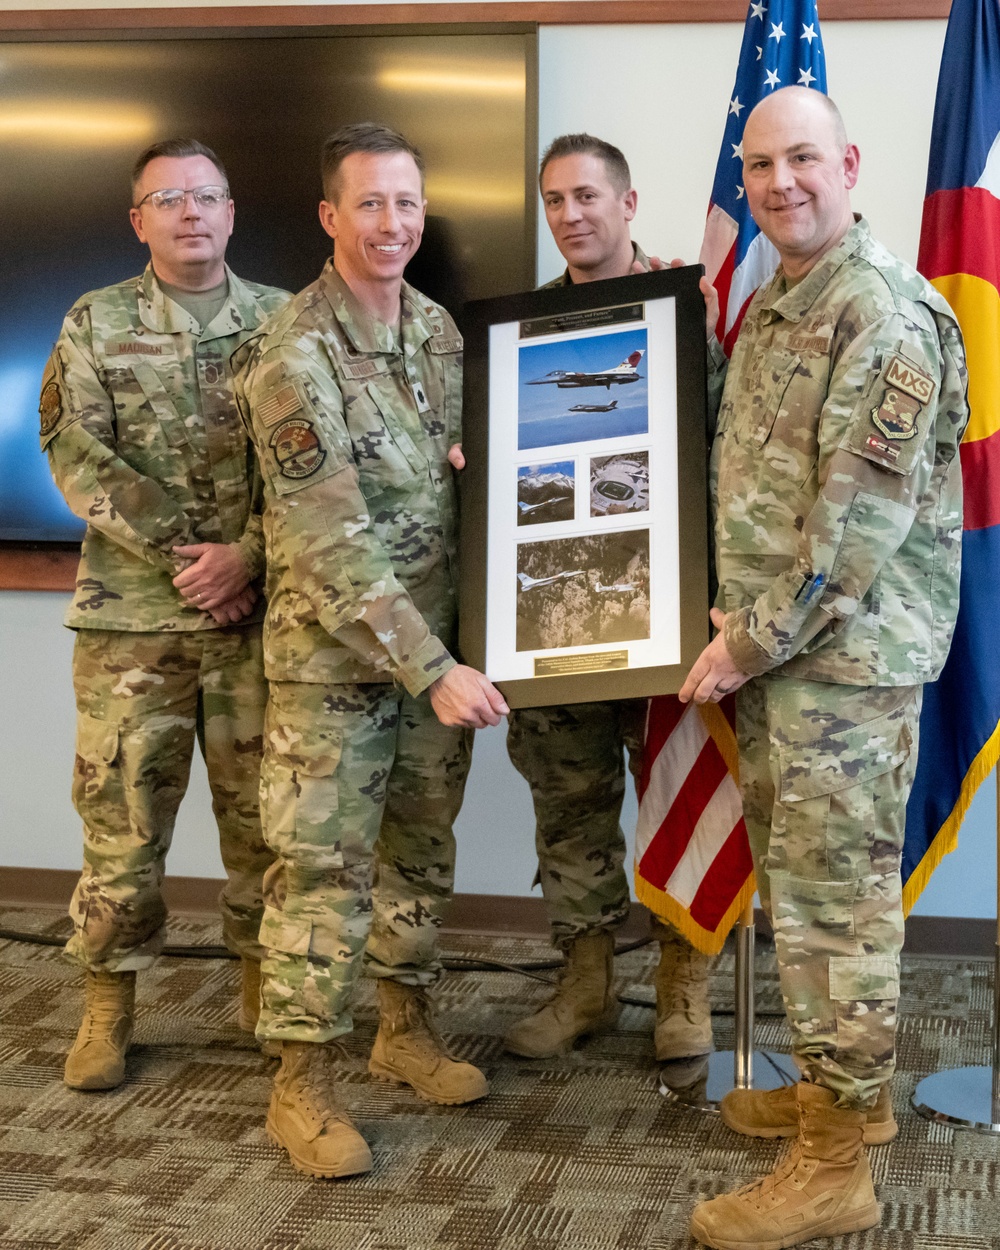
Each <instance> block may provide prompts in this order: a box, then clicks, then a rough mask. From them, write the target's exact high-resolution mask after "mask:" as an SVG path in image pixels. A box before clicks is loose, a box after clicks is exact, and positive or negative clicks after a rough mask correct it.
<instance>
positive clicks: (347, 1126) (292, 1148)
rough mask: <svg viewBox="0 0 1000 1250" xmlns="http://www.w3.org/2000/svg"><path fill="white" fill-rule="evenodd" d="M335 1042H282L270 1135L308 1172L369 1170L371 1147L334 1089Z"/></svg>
mask: <svg viewBox="0 0 1000 1250" xmlns="http://www.w3.org/2000/svg"><path fill="white" fill-rule="evenodd" d="M330 1057H331V1052H330V1047H329V1046H328V1045H323V1044H322V1043H316V1042H282V1043H281V1067H280V1068H279V1069H278V1074H277V1076H275V1078H274V1091H273V1092H272V1094H271V1105H270V1106H269V1107H268V1109H267V1126H266V1127H267V1135H268V1137H270V1139H271V1141H273V1142H274V1144H275V1145H276V1146H281V1147H283V1148H284V1149H285V1150H287V1151H288V1157H289V1158H290V1159H291V1161H292V1164H293V1166H294V1167H296V1168H297V1169H298V1170H299V1171H300V1172H305V1174H306V1175H307V1176H356V1175H357V1174H358V1173H359V1172H370V1171H371V1168H372V1152H371V1151H370V1150H369V1149H368V1143H367V1142H366V1141H365V1139H364V1138H363V1137H362V1136H361V1134H360V1133H359V1132H358V1130H357V1129H356V1128H355V1127H354V1124H353V1122H352V1120H351V1117H350V1116H349V1115H348V1113H347V1111H346V1110H345V1109H344V1108H343V1107H342V1106H341V1105H340V1103H339V1101H338V1100H337V1097H336V1094H335V1092H334V1076H333V1073H332V1072H331V1071H330Z"/></svg>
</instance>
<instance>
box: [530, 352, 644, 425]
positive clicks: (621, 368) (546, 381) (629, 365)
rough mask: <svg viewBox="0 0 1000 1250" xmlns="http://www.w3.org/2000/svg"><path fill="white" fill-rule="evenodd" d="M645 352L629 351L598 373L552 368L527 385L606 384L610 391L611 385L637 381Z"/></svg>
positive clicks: (602, 409)
mask: <svg viewBox="0 0 1000 1250" xmlns="http://www.w3.org/2000/svg"><path fill="white" fill-rule="evenodd" d="M644 355H645V352H643V351H635V352H629V354H628V355H627V356H626V357H625V359H624V360H623V361H622V362H621V364H620V365H615V367H614V368H613V369H602V370H600V371H599V372H598V373H576V372H574V373H567V372H566V370H565V369H553V370H552V371H551V372H550V373H547V374H546V375H545V377H544V378H535V379H534V380H533V381H531V382H529V383H528V385H529V386H558V387H561V388H562V389H566V388H567V387H577V386H606V387H607V388H608V390H609V391H610V390H611V388H612V386H626V385H627V384H628V383H629V382H638V381H639V377H640V374H639V373H638V372H637V370H638V368H639V361H640V360H642V358H643V356H644ZM573 411H576V412H610V411H611V409H610V408H597V407H594V408H584V407H580V408H577V409H575V410H574V409H573V408H571V409H570V412H573Z"/></svg>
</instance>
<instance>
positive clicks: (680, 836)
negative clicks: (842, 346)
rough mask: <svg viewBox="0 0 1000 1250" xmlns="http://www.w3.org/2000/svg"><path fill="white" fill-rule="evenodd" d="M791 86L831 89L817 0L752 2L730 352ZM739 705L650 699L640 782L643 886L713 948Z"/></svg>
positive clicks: (733, 127)
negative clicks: (779, 116) (761, 177)
mask: <svg viewBox="0 0 1000 1250" xmlns="http://www.w3.org/2000/svg"><path fill="white" fill-rule="evenodd" d="M790 86H805V87H814V88H816V89H817V90H819V91H824V92H825V91H826V69H825V62H824V57H823V41H822V39H821V37H820V30H819V17H818V15H817V13H816V0H759V2H753V3H751V4H750V8H749V11H748V12H747V20H746V26H745V27H744V31H743V46H742V48H741V49H740V60H739V65H738V67H737V71H736V85H735V86H734V88H733V94H732V98H731V99H730V101H729V110H728V113H727V115H726V129H725V133H724V135H723V140H722V150H721V152H720V153H719V162H718V165H717V166H716V171H715V184H714V185H713V187H712V198H711V201H710V203H709V209H708V221H707V223H706V225H705V238H704V241H703V243H702V247H701V257H700V259H701V262H702V264H703V265H704V266H705V272H706V274H707V275H708V277H709V280H710V281H711V282H712V283H713V285H714V286H715V288H716V290H717V291H718V293H719V321H718V327H717V333H718V336H719V341H720V342H721V343H722V344H723V346H724V348H725V350H726V354H727V355H729V354H730V352H731V351H732V347H733V343H734V342H735V341H736V335H737V334H738V332H739V328H740V322H741V321H742V320H743V314H744V313H745V312H746V309H747V305H748V304H749V303H750V300H751V298H752V297H753V294H754V292H755V291H756V290H757V288H758V287H759V286H760V284H761V283H762V282H764V281H765V280H766V279H767V278H769V277H770V276H771V274H772V273H773V272H774V270H775V268H776V267H777V264H778V254H777V252H775V250H774V248H773V247H772V246H771V244H770V243H768V241H767V239H765V238H764V236H763V235H762V234H761V233H760V231H759V230H758V229H757V227H756V225H755V224H754V221H753V218H752V217H751V216H750V209H749V207H748V206H747V200H746V194H745V192H744V189H743V159H742V158H743V127H744V125H745V124H746V119H747V117H748V115H749V113H750V110H751V109H752V108H753V107H754V105H755V104H756V103H757V102H758V101H759V100H761V99H763V98H764V96H766V95H769V94H770V93H771V92H772V91H776V90H777V89H778V88H780V87H790ZM735 712H736V707H735V701H734V700H733V698H732V697H731V696H730V697H729V698H727V699H724V700H723V701H722V703H720V704H719V705H718V706H716V705H715V704H710V705H707V706H705V707H701V708H699V707H696V706H695V705H694V704H688V705H687V706H685V705H684V704H682V703H680V702H679V701H678V700H677V699H676V698H674V697H672V696H664V697H661V698H656V699H653V700H651V701H650V706H649V715H648V718H647V722H646V743H645V750H644V752H643V756H644V758H643V769H642V774H641V776H640V779H639V823H638V826H637V829H636V847H635V888H636V894H637V895H638V897H639V899H640V901H641V902H643V903H645V904H646V906H647V907H648V908H649V909H650V910H651V911H652V912H654V913H655V914H656V915H658V916H662V917H663V918H664V919H666V920H669V921H670V922H671V923H672V924H673V925H674V926H675V927H676V928H678V929H679V930H680V931H681V932H682V933H683V934H685V935H686V936H687V938H688V939H689V940H690V941H691V943H692V944H693V945H694V946H696V947H697V948H698V949H699V950H702V951H704V952H705V953H706V954H710V955H712V954H715V953H716V952H717V951H719V950H721V949H722V944H723V942H724V941H725V939H726V934H727V933H728V932H729V930H730V929H731V928H732V926H733V924H734V923H735V922H736V920H737V919H738V918H739V916H740V914H741V912H742V911H743V909H744V907H745V906H746V905H747V903H749V901H750V900H751V898H752V897H753V893H754V878H753V863H752V861H751V858H750V848H749V846H748V844H747V834H746V825H745V824H744V821H743V809H742V806H741V803H740V795H739V790H738V788H737V784H736V778H737V776H738V766H737V749H736V737H735V734H734V731H733V725H734V723H735Z"/></svg>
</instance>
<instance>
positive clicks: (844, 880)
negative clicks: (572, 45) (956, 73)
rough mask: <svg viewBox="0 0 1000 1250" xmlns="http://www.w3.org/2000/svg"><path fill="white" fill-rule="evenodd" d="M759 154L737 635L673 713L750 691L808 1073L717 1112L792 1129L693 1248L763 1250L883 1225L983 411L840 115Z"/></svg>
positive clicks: (765, 842) (710, 1210) (724, 582)
mask: <svg viewBox="0 0 1000 1250" xmlns="http://www.w3.org/2000/svg"><path fill="white" fill-rule="evenodd" d="M743 152H744V156H743V160H744V166H743V173H744V182H745V186H746V193H747V198H748V200H749V204H750V208H751V211H752V212H753V215H754V220H755V221H756V222H757V224H758V225H759V226H760V228H761V230H762V231H763V232H764V234H765V235H766V236H767V237H768V238H769V239H770V240H771V242H772V243H773V244H774V245H775V247H776V248H777V250H778V253H779V255H780V258H781V265H780V268H779V269H778V271H777V273H776V275H775V276H774V278H773V279H772V280H771V281H770V282H769V283H766V284H765V285H764V286H763V287H762V288H761V289H760V290H759V291H758V292H757V294H756V295H755V297H754V299H753V302H752V303H751V305H750V308H749V311H748V313H747V316H746V319H745V321H744V323H743V326H742V329H741V331H740V335H739V338H738V340H737V344H736V348H735V350H734V352H733V358H732V361H731V363H730V365H729V370H728V376H727V378H726V382H725V390H724V393H723V399H722V406H721V409H720V412H719V420H718V430H717V436H716V441H715V445H714V448H713V468H714V473H715V501H716V505H717V516H716V527H715V533H716V559H717V565H718V573H719V583H720V589H719V596H718V600H717V603H718V607H717V608H716V609H714V610H713V613H712V618H713V621H714V623H715V625H716V626H717V628H718V629H719V631H720V632H719V634H718V635H717V637H716V638H715V639H714V640H713V641H712V642H711V643H710V644H709V646H708V647H707V648H706V649H705V651H704V652H703V653H702V656H701V657H700V658H699V660H698V661H697V662H696V664H695V665H694V667H693V668H692V670H691V673H690V675H689V677H688V679H687V682H686V684H685V687H684V689H683V690H682V691H681V698H682V699H687V698H691V697H693V698H694V699H695V700H696V701H698V702H704V701H706V700H707V699H718V698H720V697H721V696H722V695H723V694H725V693H726V692H728V691H730V690H734V689H737V688H741V689H740V693H739V697H738V700H737V706H738V717H737V732H738V739H739V747H740V773H741V788H742V791H743V799H744V806H745V811H746V820H747V828H748V831H749V834H750V842H751V847H752V850H753V854H754V858H755V862H756V867H757V880H758V885H759V888H760V893H761V900H762V902H763V904H764V907H765V908H766V910H767V912H768V914H769V915H770V917H771V919H772V922H773V925H774V930H775V941H776V946H777V954H778V963H779V969H780V974H781V987H782V994H783V997H784V1002H785V1010H786V1013H787V1015H788V1021H789V1024H790V1026H791V1030H792V1037H793V1050H794V1055H795V1058H796V1061H797V1063H798V1065H799V1068H800V1071H801V1074H802V1076H801V1080H800V1082H799V1084H798V1085H797V1086H795V1087H793V1089H792V1090H791V1091H777V1092H775V1093H758V1092H756V1091H734V1092H733V1093H732V1094H730V1095H728V1096H727V1098H726V1099H725V1100H724V1103H723V1112H724V1117H725V1119H726V1122H727V1123H729V1124H730V1125H732V1126H733V1127H735V1128H737V1129H739V1130H740V1131H742V1132H746V1133H750V1134H753V1135H757V1136H768V1137H775V1136H786V1135H787V1136H794V1135H796V1134H797V1141H796V1143H795V1145H794V1147H793V1148H792V1151H791V1153H790V1154H789V1155H787V1156H786V1157H785V1159H784V1161H783V1162H782V1163H781V1164H780V1165H779V1166H778V1168H777V1169H776V1171H775V1172H774V1173H772V1174H771V1175H770V1176H769V1177H767V1178H765V1179H764V1180H763V1181H760V1182H758V1183H757V1184H755V1185H752V1186H747V1187H746V1188H744V1189H741V1190H738V1191H737V1192H735V1193H733V1194H727V1195H724V1196H722V1197H719V1198H715V1199H713V1200H712V1201H711V1202H706V1203H701V1204H700V1205H699V1206H698V1207H697V1209H696V1210H695V1213H694V1216H693V1219H692V1224H691V1229H692V1232H693V1233H694V1235H695V1236H696V1237H698V1238H700V1239H701V1240H702V1241H704V1242H705V1243H707V1244H708V1245H710V1246H716V1247H730V1246H736V1245H739V1246H740V1247H745V1248H746V1250H753V1247H758V1246H779V1245H780V1246H791V1245H797V1244H798V1243H799V1242H800V1241H806V1240H808V1239H810V1238H812V1237H817V1236H823V1235H833V1234H837V1233H846V1232H851V1231H855V1230H859V1229H864V1228H869V1227H871V1226H872V1225H874V1224H877V1223H878V1221H879V1218H880V1213H879V1207H878V1204H877V1202H876V1201H875V1194H874V1191H873V1188H872V1180H871V1172H870V1170H869V1166H868V1160H867V1158H866V1155H865V1142H872V1141H886V1140H889V1139H890V1138H891V1137H892V1136H893V1134H894V1132H895V1124H894V1121H893V1120H892V1111H891V1107H890V1105H889V1101H888V1090H887V1082H888V1081H889V1079H890V1077H891V1075H892V1071H893V1066H894V1044H895V1043H894V1039H895V1024H896V1004H897V998H898V994H899V951H900V947H901V945H902V940H903V913H902V905H901V896H902V888H901V880H900V858H901V852H902V845H903V832H904V822H905V811H906V801H907V797H908V794H909V791H910V785H911V782H912V778H913V772H914V768H915V764H916V756H917V733H918V723H919V714H920V703H921V691H922V688H923V683H924V682H926V681H933V680H934V679H935V678H936V677H937V675H938V674H939V673H940V671H941V667H942V665H943V663H944V660H945V657H946V654H947V651H948V647H949V645H950V641H951V634H952V630H953V627H954V623H955V617H956V613H957V608H958V585H959V561H960V551H961V545H960V544H961V529H962V488H961V469H960V461H959V455H958V444H959V440H960V439H961V436H962V432H963V430H964V428H965V423H966V420H967V416H968V410H967V406H966V402H965V385H966V375H965V364H964V356H963V350H962V341H961V334H960V332H959V329H958V326H957V323H956V321H955V318H954V316H953V314H952V312H951V310H950V309H949V308H948V305H947V304H946V303H945V302H944V300H942V299H941V297H940V296H939V295H938V294H937V293H936V292H935V291H934V289H933V288H932V287H931V286H930V285H929V284H928V283H927V282H925V281H924V279H923V278H921V277H920V275H919V274H917V273H916V272H914V270H912V269H911V268H910V267H909V266H908V265H905V264H903V262H902V261H900V260H898V259H897V258H896V257H894V256H892V255H891V254H890V253H889V252H887V251H886V250H885V249H884V248H883V247H881V246H880V245H879V244H878V243H876V242H875V241H874V240H873V239H872V238H871V236H870V234H869V231H868V226H867V223H866V222H865V221H864V220H863V219H860V218H858V219H856V218H855V217H854V215H853V214H852V212H851V205H850V190H851V188H852V187H853V186H854V184H855V182H856V181H857V171H858V151H857V148H856V147H854V145H853V144H849V143H848V142H847V137H846V134H845V133H844V128H843V122H842V121H841V118H840V115H839V113H838V112H837V110H836V108H835V107H834V106H833V104H832V103H831V102H830V101H829V100H828V99H827V97H826V96H823V95H821V94H819V93H818V92H816V91H811V90H807V89H806V88H802V87H791V88H786V89H784V90H781V91H777V92H775V93H774V95H772V96H770V97H768V98H767V99H766V100H765V101H763V102H762V103H761V104H759V105H758V106H757V108H756V109H755V110H754V111H753V113H752V114H751V115H750V117H749V119H748V121H747V124H746V129H745V132H744V137H743ZM713 348H714V350H715V352H716V358H718V345H717V344H714V345H713Z"/></svg>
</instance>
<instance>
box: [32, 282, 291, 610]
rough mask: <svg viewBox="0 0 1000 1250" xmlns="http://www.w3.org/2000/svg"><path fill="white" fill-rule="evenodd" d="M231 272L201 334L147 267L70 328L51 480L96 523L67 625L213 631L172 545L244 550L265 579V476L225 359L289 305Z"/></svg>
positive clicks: (47, 431) (51, 435)
mask: <svg viewBox="0 0 1000 1250" xmlns="http://www.w3.org/2000/svg"><path fill="white" fill-rule="evenodd" d="M226 273H227V276H228V279H229V298H228V300H227V302H226V304H225V306H224V307H223V308H222V310H221V311H220V312H219V314H218V315H217V316H216V317H215V318H214V320H213V321H212V323H211V325H209V326H208V327H207V328H206V329H205V330H204V331H202V330H201V327H200V326H199V324H198V322H197V321H196V320H195V319H194V318H193V317H192V316H191V314H190V313H188V312H186V311H185V310H184V309H183V308H181V307H180V305H178V304H175V303H174V302H173V300H171V299H170V298H169V297H168V296H167V295H166V294H165V293H164V291H163V290H162V289H161V287H160V285H159V283H158V282H157V280H156V276H155V274H154V273H153V270H152V267H151V266H150V267H147V269H146V271H145V273H144V274H142V275H141V276H140V277H137V278H131V279H129V280H128V281H127V282H120V283H118V284H117V285H116V286H109V287H105V288H104V289H103V290H100V291H91V292H90V293H89V294H88V295H84V296H83V298H82V299H80V300H78V301H77V302H76V303H75V304H74V305H73V307H72V308H71V309H70V311H69V313H68V314H67V316H66V319H65V321H64V322H63V327H62V332H61V333H60V335H59V338H58V340H57V341H56V345H55V347H54V348H53V350H52V355H51V356H50V357H49V361H48V364H47V365H46V367H45V373H44V376H43V380H42V394H41V401H40V405H39V411H40V415H41V442H42V448H43V449H44V450H45V451H46V452H47V453H48V458H49V465H50V467H51V470H52V476H53V477H54V478H55V481H56V485H57V486H58V487H59V489H60V490H61V491H62V493H63V496H64V497H65V499H66V502H67V503H68V504H69V506H70V507H71V508H72V510H73V511H74V512H75V513H76V515H77V516H79V517H81V518H82V519H83V520H84V521H86V522H87V531H86V534H85V536H84V540H83V550H82V553H81V557H80V566H79V571H78V573H77V583H76V592H75V594H74V596H73V601H72V603H71V604H70V607H69V610H68V612H67V615H66V624H67V625H69V626H70V627H71V628H74V629H87V628H90V629H113V630H123V631H126V632H132V631H136V632H145V631H153V630H198V629H214V628H217V625H216V622H215V620H214V619H213V618H212V617H211V616H210V615H209V613H207V612H201V611H198V610H197V609H195V608H193V607H190V606H188V605H187V604H186V603H185V602H184V600H183V599H182V598H181V595H180V593H179V592H178V591H177V589H176V588H175V587H174V585H173V584H172V579H173V578H174V577H175V576H176V574H177V573H178V572H179V571H180V569H181V568H182V567H183V563H182V562H181V561H179V560H178V559H177V557H176V556H175V555H174V554H173V552H172V548H173V547H174V546H175V545H182V544H187V543H199V542H214V543H237V544H238V545H239V548H240V552H241V554H242V556H243V558H244V560H245V561H246V564H247V568H248V571H249V572H250V575H251V578H256V577H258V576H259V575H260V574H261V573H262V572H263V568H264V542H263V537H262V534H261V520H260V514H259V506H260V505H259V499H258V504H257V508H256V510H254V508H253V507H252V495H253V493H254V491H255V490H256V493H257V494H258V496H259V493H260V489H259V475H258V474H257V471H256V467H255V463H254V458H253V451H252V448H251V447H250V445H249V443H248V441H247V437H246V432H245V430H244V428H243V423H242V421H241V420H240V417H239V413H238V411H237V409H236V405H235V403H234V400H233V378H232V371H231V369H230V365H229V358H230V356H231V355H232V353H233V352H234V351H235V349H236V348H237V347H238V346H239V345H240V344H241V343H242V342H243V341H244V340H245V339H247V338H248V336H249V335H251V334H252V333H253V332H254V331H255V330H256V329H257V328H258V326H260V325H261V324H262V323H263V322H264V320H265V318H266V317H267V316H268V315H269V314H270V313H272V312H275V311H276V310H277V309H279V308H280V307H281V306H282V305H283V304H284V303H286V302H287V300H288V298H289V296H288V294H287V292H285V291H279V290H277V289H276V288H274V287H267V286H259V285H257V284H256V283H250V282H242V281H241V280H240V279H239V278H237V277H236V276H235V275H234V274H232V273H231V272H230V271H229V270H228V269H227V270H226ZM255 481H256V486H255ZM260 611H262V605H261V609H260V610H259V611H258V615H259V614H260ZM250 619H255V618H250Z"/></svg>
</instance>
